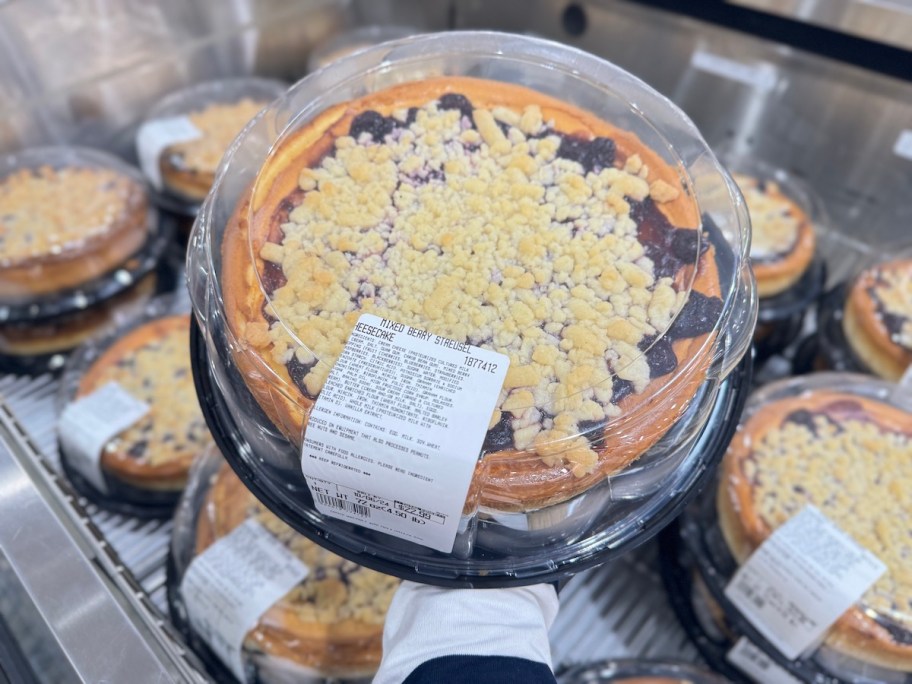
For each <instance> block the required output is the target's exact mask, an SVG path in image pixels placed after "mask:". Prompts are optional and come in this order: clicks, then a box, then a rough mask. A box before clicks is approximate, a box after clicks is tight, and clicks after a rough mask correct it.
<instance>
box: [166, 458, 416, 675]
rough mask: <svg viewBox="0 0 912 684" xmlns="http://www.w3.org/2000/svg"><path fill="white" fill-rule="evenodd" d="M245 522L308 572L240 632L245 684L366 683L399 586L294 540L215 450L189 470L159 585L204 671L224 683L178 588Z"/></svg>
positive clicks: (376, 660) (223, 669)
mask: <svg viewBox="0 0 912 684" xmlns="http://www.w3.org/2000/svg"><path fill="white" fill-rule="evenodd" d="M251 518H252V519H255V520H257V521H258V522H259V523H260V524H261V525H263V526H264V527H265V528H266V529H267V530H268V531H269V532H271V533H272V534H273V535H274V536H275V537H276V538H277V539H279V540H280V541H281V542H282V543H283V544H284V545H285V546H286V547H287V548H289V549H290V550H291V551H292V552H293V553H294V554H295V555H297V556H298V557H299V558H300V560H301V561H302V562H303V563H304V564H305V565H306V566H307V568H308V570H309V573H308V575H307V577H306V578H305V579H304V580H303V581H302V582H301V583H299V584H298V585H297V586H296V587H295V588H294V589H292V590H291V591H290V592H289V593H288V594H286V595H285V596H284V597H283V598H282V599H280V600H279V601H278V602H277V603H276V604H274V605H273V606H272V607H271V608H269V610H268V611H267V612H266V613H265V614H264V615H262V616H261V617H260V618H259V620H258V621H257V623H256V626H255V627H253V628H252V629H251V630H250V631H249V632H248V633H247V635H246V636H245V638H244V643H243V654H244V656H243V657H244V661H245V669H246V672H247V674H248V676H247V677H246V678H245V682H249V683H251V684H252V683H254V682H256V683H257V684H277V683H282V682H302V683H306V682H314V683H315V684H316V683H317V682H323V681H325V680H326V678H332V679H333V680H334V681H335V680H337V679H345V680H346V681H351V680H353V679H358V680H359V681H361V678H369V677H371V676H372V675H373V674H374V672H375V671H376V669H377V668H378V667H379V665H380V656H381V650H382V648H381V647H382V636H383V620H384V617H385V615H386V610H387V608H388V607H389V603H390V601H391V600H392V597H393V593H394V592H395V590H396V588H397V587H398V585H399V582H398V580H396V579H394V578H392V577H389V576H386V575H381V574H380V573H376V572H373V571H371V570H367V569H365V568H362V567H359V566H357V565H355V564H354V563H352V562H351V561H346V560H343V559H342V558H339V557H338V556H334V555H332V554H331V553H329V552H328V551H325V550H323V549H321V548H320V547H319V546H317V545H316V544H314V543H313V542H311V541H308V540H307V539H306V538H304V537H302V536H300V535H298V534H296V533H295V532H294V531H293V530H292V529H291V528H289V527H288V526H286V525H285V524H284V523H282V522H281V521H280V520H279V519H278V518H276V517H275V516H274V515H272V514H271V513H270V512H269V511H268V510H267V509H266V508H265V507H264V506H263V505H262V504H261V503H259V502H258V501H257V500H256V499H255V498H254V497H253V495H252V494H251V493H250V492H249V491H248V490H247V489H246V488H245V487H244V485H243V483H242V482H241V481H240V480H239V479H238V477H237V476H236V475H235V474H234V472H233V471H232V470H231V469H230V468H229V466H228V464H227V463H226V462H225V461H224V459H222V458H221V454H219V452H218V451H217V450H216V449H214V448H213V449H211V450H209V452H208V453H207V454H206V455H205V456H204V457H203V458H200V459H199V460H198V462H197V463H195V464H194V466H193V470H192V472H191V476H190V480H189V482H188V484H187V489H186V491H185V493H184V496H183V498H182V499H181V502H180V504H179V505H178V508H177V512H176V515H175V518H174V532H173V535H172V538H171V553H170V556H169V559H168V585H167V587H168V604H169V608H170V612H171V617H172V620H173V621H174V623H175V624H176V625H177V626H178V628H179V629H180V631H181V632H182V633H183V634H184V635H185V636H186V637H187V640H188V642H189V643H190V644H191V646H193V648H194V650H196V651H197V653H199V655H200V656H201V658H203V660H204V661H205V663H206V665H207V667H208V668H209V670H210V672H211V674H212V675H213V676H214V677H216V678H217V679H218V680H219V681H222V680H223V679H227V678H231V677H232V676H231V674H230V673H229V672H228V670H227V668H226V667H225V665H224V663H222V662H221V661H220V660H219V659H218V657H217V656H216V655H215V654H214V652H213V651H212V650H211V648H210V646H209V645H208V644H207V643H206V642H205V641H204V640H203V639H202V638H201V637H200V636H199V635H198V634H196V633H194V632H193V629H192V627H191V623H190V620H189V617H188V615H187V604H186V603H185V601H184V597H183V595H182V584H181V582H182V579H183V577H184V576H185V574H186V572H187V568H188V567H189V566H190V563H191V562H192V561H193V560H194V558H196V557H197V556H198V555H199V554H201V553H203V552H204V551H205V550H206V549H207V548H208V547H209V546H210V545H212V544H213V543H214V542H215V541H217V540H219V539H221V538H222V537H224V536H225V535H227V534H228V533H229V532H231V531H232V530H233V529H235V528H236V527H237V526H238V525H240V524H241V523H243V522H244V521H245V520H248V519H251ZM340 588H341V589H342V591H341V592H340ZM364 681H365V682H366V681H369V679H364Z"/></svg>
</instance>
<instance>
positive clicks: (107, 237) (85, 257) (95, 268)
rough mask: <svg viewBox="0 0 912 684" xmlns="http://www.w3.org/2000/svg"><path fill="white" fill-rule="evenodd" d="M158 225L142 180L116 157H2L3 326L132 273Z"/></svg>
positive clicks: (57, 153) (41, 153)
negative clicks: (134, 261) (108, 279)
mask: <svg viewBox="0 0 912 684" xmlns="http://www.w3.org/2000/svg"><path fill="white" fill-rule="evenodd" d="M155 223H156V214H155V211H154V209H153V208H152V207H151V206H150V203H149V198H148V193H147V190H146V185H145V183H144V181H143V180H142V177H141V176H140V175H139V173H138V172H137V171H136V170H135V169H132V168H131V167H129V166H127V165H126V164H124V163H123V162H121V161H120V160H118V159H116V158H115V157H112V156H111V155H108V154H105V153H103V152H99V151H96V150H90V149H85V148H77V147H41V148H33V149H28V150H24V151H22V152H18V153H15V154H9V155H6V156H3V157H0V310H2V311H3V312H4V316H3V319H4V320H6V321H12V320H20V319H25V318H27V317H28V311H29V309H35V310H36V311H37V310H38V309H40V308H41V305H42V304H43V303H44V302H47V301H48V300H55V301H56V300H58V299H60V298H63V297H69V298H70V299H74V300H78V298H79V296H80V288H84V287H87V286H91V285H92V284H93V283H94V282H96V281H98V280H99V279H100V278H102V277H104V276H107V275H109V274H112V273H114V272H116V271H117V270H118V269H120V268H121V267H124V266H127V267H129V262H130V260H131V258H133V257H134V256H135V255H136V254H137V253H138V252H140V251H141V249H142V248H143V246H144V245H145V244H146V243H147V242H148V241H149V239H150V236H151V235H152V234H153V233H154V231H155ZM127 284H129V283H127ZM86 305H87V302H85V301H83V302H82V306H81V307H78V305H77V304H74V305H73V306H72V307H71V309H73V310H75V309H76V308H85V306H86ZM20 309H22V310H23V311H24V313H22V312H20V311H19V310H20Z"/></svg>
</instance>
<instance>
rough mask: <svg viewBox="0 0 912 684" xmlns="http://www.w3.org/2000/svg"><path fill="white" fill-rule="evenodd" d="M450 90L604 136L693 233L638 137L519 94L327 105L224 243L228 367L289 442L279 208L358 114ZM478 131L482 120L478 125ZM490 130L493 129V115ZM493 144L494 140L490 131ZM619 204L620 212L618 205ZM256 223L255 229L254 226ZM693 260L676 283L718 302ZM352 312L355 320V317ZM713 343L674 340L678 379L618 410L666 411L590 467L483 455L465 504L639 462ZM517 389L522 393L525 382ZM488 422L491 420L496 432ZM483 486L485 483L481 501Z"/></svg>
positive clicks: (692, 222) (246, 203) (559, 492)
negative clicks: (279, 342) (268, 278)
mask: <svg viewBox="0 0 912 684" xmlns="http://www.w3.org/2000/svg"><path fill="white" fill-rule="evenodd" d="M450 93H459V94H461V95H464V96H465V97H467V98H468V100H469V101H470V102H471V103H472V105H473V106H474V107H475V108H476V109H487V110H489V111H493V112H495V113H496V112H497V110H498V108H512V109H513V110H514V111H516V112H517V118H519V113H520V112H521V113H525V110H524V108H526V107H528V106H529V105H535V106H537V107H538V108H539V109H540V119H541V120H543V121H546V122H547V121H553V128H554V131H555V132H557V133H561V134H565V135H570V134H572V135H577V136H580V137H582V138H586V139H590V138H593V137H596V136H604V137H609V138H611V139H612V140H613V141H614V143H615V145H616V158H617V159H618V160H620V163H621V164H622V165H623V166H625V168H627V167H629V168H631V169H635V170H636V171H642V172H643V175H645V174H646V173H648V181H649V183H648V186H647V187H648V196H649V197H652V198H654V199H655V201H656V206H657V207H659V211H660V212H661V214H662V216H664V218H665V219H666V220H668V221H669V222H670V223H671V224H673V225H674V226H675V227H682V228H683V227H690V228H694V227H698V226H699V225H700V216H699V211H698V209H697V206H696V203H695V202H694V201H693V200H692V198H691V197H690V196H689V194H688V192H687V190H686V189H685V188H683V187H682V185H681V182H680V179H679V177H678V174H677V173H676V171H675V170H674V169H672V168H670V167H669V166H668V165H666V164H665V163H664V162H663V161H662V159H661V158H660V157H659V156H658V155H656V154H655V153H654V152H653V151H652V150H651V149H649V148H648V147H646V146H645V145H644V144H642V143H641V142H640V141H639V139H638V138H637V137H636V136H635V135H633V134H631V133H629V132H627V131H623V130H619V129H617V128H615V127H613V126H611V125H609V124H608V123H606V122H604V121H601V120H599V119H598V118H596V117H595V116H593V115H592V114H589V113H587V112H584V111H581V110H578V109H576V108H574V107H572V106H570V105H568V104H566V103H563V102H561V101H559V100H556V99H553V98H550V97H547V96H545V95H542V94H540V93H536V92H534V91H531V90H528V89H525V88H522V87H519V86H513V85H509V84H504V83H499V82H490V81H482V80H477V79H470V78H440V79H430V80H427V81H422V82H418V83H409V84H405V85H402V86H397V87H394V88H391V89H389V90H385V91H382V92H380V93H377V94H373V95H370V96H367V97H365V98H363V99H361V100H357V101H353V102H349V103H345V104H341V105H337V106H335V107H332V108H330V109H329V110H327V111H325V112H323V113H322V114H321V115H319V116H318V117H317V118H316V119H315V120H314V121H313V122H311V124H310V125H308V126H306V127H305V128H303V129H302V130H300V131H298V132H297V133H295V135H294V136H292V137H291V138H290V139H289V140H288V141H287V142H285V143H284V144H283V145H282V147H281V148H280V149H278V150H277V151H276V152H275V154H274V156H273V157H272V158H271V159H270V160H269V161H268V162H267V164H266V165H265V166H264V168H263V169H262V170H261V171H260V174H259V176H258V179H257V184H256V193H257V194H256V196H255V197H251V193H247V194H246V195H245V196H244V197H243V198H242V200H241V201H240V202H239V204H238V206H237V208H236V210H235V213H234V215H233V216H232V218H231V220H230V222H229V225H228V226H227V228H226V231H225V237H224V242H223V245H222V253H223V277H222V288H223V297H224V303H225V308H226V315H227V316H226V317H227V321H228V323H229V326H230V328H231V331H232V332H233V334H234V336H235V337H236V338H237V340H238V343H239V344H238V345H237V351H235V353H234V358H235V361H236V362H237V364H238V367H239V370H240V371H241V374H242V376H243V377H244V378H245V381H246V383H247V386H248V388H249V389H250V390H251V392H252V393H253V394H254V396H255V397H256V398H257V401H258V402H259V404H260V405H261V406H262V408H263V409H264V411H265V412H266V413H267V414H268V415H269V417H270V419H271V420H272V421H273V422H274V423H275V424H276V426H277V427H279V429H280V430H281V431H282V432H283V433H284V434H285V435H286V436H287V437H288V438H289V439H290V440H291V441H292V442H293V443H295V444H299V443H300V441H301V435H302V434H303V429H304V426H305V420H306V415H307V414H308V412H309V410H310V407H311V405H312V403H313V402H312V400H311V399H310V398H309V397H307V396H306V395H305V394H304V393H303V392H301V391H299V390H298V389H297V388H296V387H295V385H294V383H293V381H292V378H291V377H290V374H289V372H288V370H287V368H286V366H285V365H283V364H280V363H278V362H276V361H275V360H274V359H272V358H271V354H270V350H271V349H272V347H273V341H272V340H271V339H270V337H269V336H268V334H267V328H268V322H267V320H266V318H265V317H264V314H263V309H264V305H266V304H267V302H266V297H265V295H264V293H263V291H262V288H261V286H260V279H261V274H262V273H263V272H264V268H265V267H266V261H265V260H264V259H263V257H262V256H261V253H262V250H263V248H264V246H266V245H268V243H275V242H277V241H279V240H281V239H282V225H283V217H282V211H281V210H282V207H283V203H284V202H286V200H287V198H289V197H290V196H294V195H295V193H299V192H300V189H299V183H301V182H307V180H306V179H305V180H304V181H302V178H303V177H305V176H307V175H308V173H309V172H308V171H307V169H309V168H311V167H313V166H314V165H315V164H317V163H318V162H319V161H320V160H321V159H322V158H323V157H324V156H325V155H326V154H327V152H328V151H330V150H331V149H333V146H334V145H336V141H337V139H340V138H345V137H346V136H347V135H348V132H349V128H350V126H351V124H352V121H353V119H354V118H355V116H356V115H358V114H360V113H362V112H365V111H368V110H373V111H376V112H378V113H379V114H381V115H383V116H393V115H395V113H396V112H397V111H402V110H403V109H404V108H408V107H421V106H422V105H425V104H427V103H428V102H431V101H434V100H435V99H437V98H439V97H441V96H443V95H446V94H450ZM485 123H486V122H484V121H482V122H480V123H479V128H480V129H481V128H483V127H484V124H485ZM487 123H490V125H491V126H493V125H494V122H493V118H492V119H491V120H490V121H489V122H487ZM482 136H483V132H482ZM492 136H493V137H496V132H495V133H492ZM495 144H498V143H495ZM641 178H642V175H641ZM616 199H620V200H621V201H622V202H624V204H625V205H626V201H624V200H623V198H622V197H620V198H616ZM251 217H252V221H253V225H252V226H251V225H250V224H249V221H250V219H251ZM704 242H705V240H704ZM697 263H698V267H697V269H696V273H694V268H693V266H690V267H684V268H682V269H681V270H680V271H679V272H678V273H677V274H676V275H675V276H674V283H675V284H676V285H677V286H679V287H682V288H686V284H688V283H689V282H690V279H691V278H693V279H694V280H693V289H694V291H695V292H697V293H699V294H701V295H704V296H706V297H710V298H711V297H718V296H719V293H720V285H719V276H718V271H717V267H716V263H715V251H714V247H712V246H709V247H708V249H706V251H705V252H703V254H702V256H700V257H699V260H698V262H697ZM354 313H355V314H356V315H355V316H354V320H356V319H357V313H358V312H357V311H356V312H354ZM354 320H352V321H351V323H352V324H353V323H354ZM708 335H709V333H705V334H700V335H698V336H695V337H691V338H684V339H678V340H675V341H674V343H673V349H674V353H675V356H676V358H677V359H681V360H682V361H681V364H680V366H679V367H678V368H677V370H676V372H675V373H674V374H673V375H672V376H670V377H659V378H656V379H653V380H650V381H649V383H648V384H647V385H646V386H645V387H644V388H643V389H642V391H641V392H639V393H637V394H631V395H629V396H627V397H626V398H625V399H623V400H622V401H621V402H620V403H619V404H618V405H619V407H620V409H621V410H622V412H623V413H624V414H625V415H630V414H632V413H633V412H634V410H635V409H637V408H639V407H640V406H641V405H643V404H644V403H647V402H652V403H654V404H655V403H658V404H661V405H662V407H663V409H664V410H656V411H655V412H654V413H650V414H649V416H648V417H643V418H642V419H638V420H628V421H626V422H625V421H624V420H623V418H622V419H621V420H618V421H615V422H613V423H611V424H610V428H609V429H605V430H603V434H602V435H601V443H600V444H599V446H598V447H597V449H596V450H595V451H597V453H594V452H593V450H592V449H590V448H589V446H588V444H580V445H577V447H575V449H576V451H578V452H583V453H584V455H585V456H591V460H590V461H588V462H586V463H585V464H582V462H580V461H576V462H575V461H573V460H572V458H571V460H570V461H569V462H563V461H562V458H561V457H559V458H551V457H549V456H548V455H547V454H546V456H545V459H543V458H541V457H540V456H541V455H542V452H541V450H539V451H536V450H535V449H531V448H524V449H504V450H499V451H495V452H493V453H487V454H486V455H485V458H484V459H482V460H481V461H480V462H479V465H478V467H477V470H476V476H475V479H474V484H473V488H472V489H471V490H470V493H469V501H470V502H471V501H473V500H477V501H478V503H480V504H481V505H485V506H491V507H494V508H497V509H501V510H530V509H534V508H538V507H542V506H546V505H550V504H552V503H556V502H559V501H563V500H566V499H568V498H571V497H572V496H574V495H575V494H577V493H579V492H582V491H585V490H586V489H588V488H589V487H591V486H592V485H593V484H595V483H596V482H598V481H600V480H601V479H603V478H604V477H605V476H606V475H608V474H610V473H613V472H616V471H618V470H619V469H621V468H623V467H624V466H625V465H627V464H628V463H630V462H631V461H633V460H635V459H636V458H637V457H638V456H639V455H640V454H641V453H643V452H644V451H646V450H647V449H648V448H649V447H650V446H651V445H652V444H654V443H655V442H656V441H657V440H658V439H659V438H660V437H661V436H662V435H663V434H664V433H665V432H666V431H667V430H668V428H669V427H670V426H671V425H672V424H673V423H674V422H675V421H676V420H677V418H678V417H679V416H680V415H681V413H683V411H684V410H685V409H686V408H687V406H688V403H689V401H690V399H691V398H692V396H693V395H694V393H695V392H696V390H697V387H698V386H699V384H700V383H701V382H702V381H703V379H704V376H705V369H706V367H707V365H708V362H709V347H710V345H708V344H706V342H707V338H708ZM233 349H234V348H233ZM522 370H523V369H519V368H513V367H511V371H510V372H511V373H516V374H519V373H520V372H521V371H522ZM514 380H515V376H511V375H509V374H508V378H507V381H506V384H505V387H507V388H509V387H510V386H511V382H513V381H514ZM517 382H520V386H521V381H517ZM504 410H506V409H504ZM496 415H497V414H495V416H496ZM494 422H496V421H494V420H493V418H492V425H493V423H494ZM579 439H582V440H584V438H579ZM584 441H585V440H584ZM562 448H564V449H566V447H562ZM568 451H569V452H573V451H574V449H569V450H568ZM546 460H547V461H548V462H546ZM479 485H482V486H483V489H482V490H481V492H480V498H479V490H478V487H479Z"/></svg>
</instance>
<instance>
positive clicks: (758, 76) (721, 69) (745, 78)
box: [690, 50, 776, 91]
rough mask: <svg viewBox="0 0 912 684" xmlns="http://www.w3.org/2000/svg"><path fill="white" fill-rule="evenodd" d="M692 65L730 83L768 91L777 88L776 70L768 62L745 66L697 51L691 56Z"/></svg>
mask: <svg viewBox="0 0 912 684" xmlns="http://www.w3.org/2000/svg"><path fill="white" fill-rule="evenodd" d="M690 63H691V64H692V65H693V66H694V68H696V69H700V70H701V71H705V72H707V73H710V74H715V75H716V76H721V77H722V78H727V79H729V80H730V81H738V82H739V83H744V84H746V85H749V86H752V87H754V88H757V89H758V90H763V91H768V90H772V89H773V88H774V87H775V86H776V69H775V67H774V66H773V65H772V64H769V63H767V62H757V63H755V64H744V63H743V62H738V61H737V60H734V59H729V58H728V57H722V56H720V55H714V54H712V53H711V52H705V51H704V50H697V51H696V52H694V53H693V55H692V56H691V58H690Z"/></svg>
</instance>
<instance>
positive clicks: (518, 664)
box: [403, 655, 557, 684]
mask: <svg viewBox="0 0 912 684" xmlns="http://www.w3.org/2000/svg"><path fill="white" fill-rule="evenodd" d="M465 682H497V683H498V684H556V682H557V680H556V679H555V678H554V673H552V672H551V670H550V668H548V666H547V665H545V664H544V663H536V662H533V661H531V660H524V659H522V658H511V657H508V656H463V655H449V656H442V657H440V658H434V659H433V660H429V661H427V662H426V663H422V664H421V665H419V666H418V667H417V668H415V670H414V671H413V672H412V673H411V674H410V675H409V676H408V677H407V678H406V680H405V682H404V683H403V684H465Z"/></svg>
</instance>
